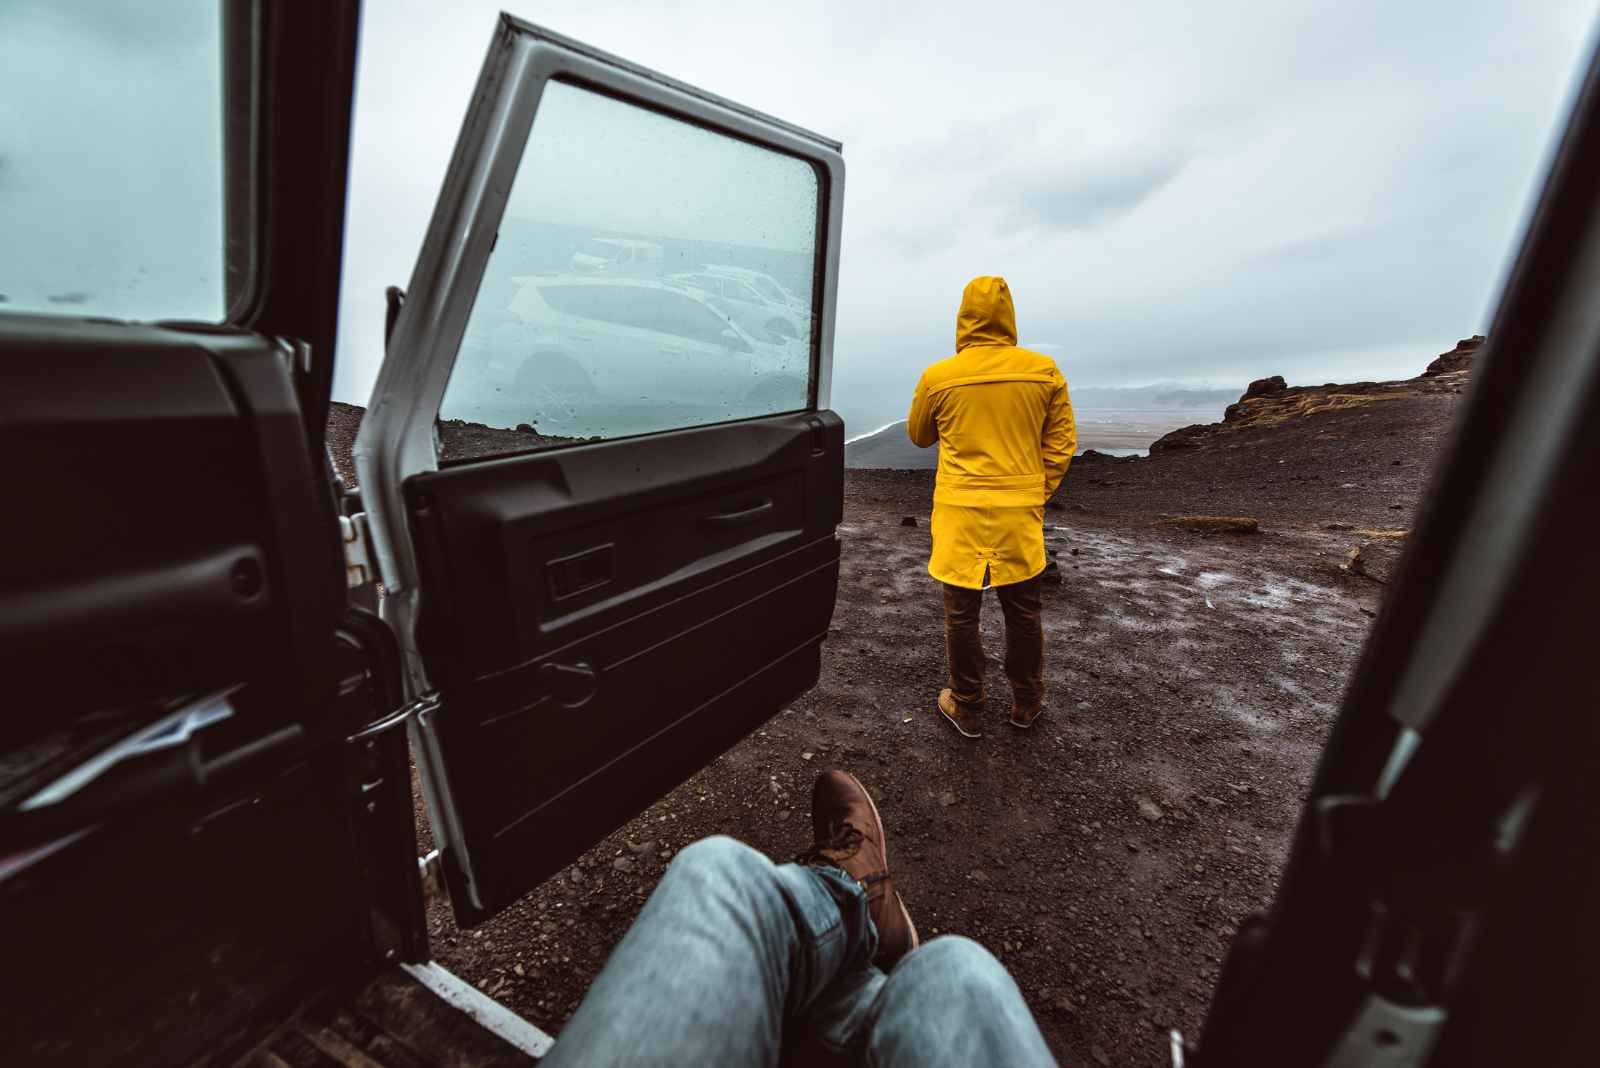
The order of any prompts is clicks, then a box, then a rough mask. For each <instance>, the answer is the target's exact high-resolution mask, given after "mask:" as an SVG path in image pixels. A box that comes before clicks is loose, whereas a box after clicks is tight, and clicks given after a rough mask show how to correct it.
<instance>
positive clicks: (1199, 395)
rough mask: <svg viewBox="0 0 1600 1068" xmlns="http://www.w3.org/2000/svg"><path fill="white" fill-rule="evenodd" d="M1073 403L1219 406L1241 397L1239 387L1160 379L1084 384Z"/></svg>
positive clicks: (1087, 405)
mask: <svg viewBox="0 0 1600 1068" xmlns="http://www.w3.org/2000/svg"><path fill="white" fill-rule="evenodd" d="M1071 392H1072V403H1073V405H1074V406H1075V407H1079V408H1121V409H1130V408H1216V409H1219V410H1220V409H1221V408H1223V407H1225V406H1227V405H1229V404H1232V403H1233V402H1234V401H1235V400H1237V399H1238V398H1239V390H1238V389H1237V388H1232V389H1227V388H1223V387H1220V386H1187V385H1182V384H1180V383H1176V382H1158V383H1155V384H1153V385H1148V386H1081V387H1077V388H1072V390H1071Z"/></svg>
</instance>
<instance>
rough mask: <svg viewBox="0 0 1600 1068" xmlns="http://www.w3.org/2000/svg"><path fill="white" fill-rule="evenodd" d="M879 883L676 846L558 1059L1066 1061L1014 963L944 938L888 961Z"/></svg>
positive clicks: (742, 848)
mask: <svg viewBox="0 0 1600 1068" xmlns="http://www.w3.org/2000/svg"><path fill="white" fill-rule="evenodd" d="M877 945H878V933H877V930H876V929H875V928H874V927H873V925H872V920H871V919H870V918H869V917H868V915H867V901H866V895H865V893H864V892H863V891H862V889H861V887H860V886H859V885H857V883H856V882H855V880H854V879H851V878H850V877H849V876H847V875H846V874H845V873H844V872H842V871H838V870H836V869H832V868H809V867H801V866H799V865H795V864H784V865H781V866H780V865H776V864H773V863H772V862H771V861H770V860H768V859H767V858H766V857H765V856H763V855H762V854H760V853H758V852H756V851H755V850H754V849H751V848H750V847H748V846H746V845H743V844H741V843H739V842H736V841H734V840H733V839H731V838H707V839H704V840H703V841H699V842H696V843H694V844H693V845H691V846H689V847H687V848H686V849H684V850H683V851H682V852H681V853H679V854H678V856H677V857H676V858H674V859H673V862H672V864H671V866H670V867H669V868H668V869H667V873H666V874H665V875H664V876H662V879H661V883H660V885H658V886H657V887H656V890H655V893H653V894H651V895H650V900H649V901H647V902H646V903H645V906H644V910H643V911H642V912H640V914H639V918H638V920H637V921H635V922H634V925H633V927H632V928H630V929H629V931H628V933H627V934H626V935H625V936H624V937H623V939H622V941H621V942H620V943H618V945H617V948H616V950H615V951H614V952H613V953H612V954H611V959H610V960H609V961H607V962H606V966H605V968H604V969H603V970H602V971H601V972H600V975H599V977H598V978H597V979H595V981H594V985H593V986H592V987H590V988H589V993H588V995H587V996H586V997H585V998H584V1000H583V1004H581V1005H579V1006H578V1011H577V1012H576V1013H574V1014H573V1017H572V1019H571V1021H570V1022H569V1023H568V1024H567V1026H566V1027H565V1028H564V1029H563V1030H562V1032H561V1034H560V1036H559V1038H558V1039H557V1041H556V1045H555V1049H554V1050H552V1051H551V1052H550V1054H549V1055H548V1056H547V1057H546V1058H545V1060H544V1062H543V1063H544V1064H545V1065H550V1066H557V1068H559V1066H562V1065H612V1064H616V1065H624V1064H625V1065H671V1066H673V1068H678V1066H681V1065H702V1064H703V1065H777V1064H778V1063H779V1062H780V1059H787V1060H790V1061H793V1060H796V1059H802V1060H805V1061H808V1062H809V1061H810V1060H813V1059H817V1057H818V1055H819V1054H820V1055H824V1057H829V1056H831V1057H832V1058H836V1059H838V1060H840V1061H842V1062H845V1063H864V1064H869V1065H922V1066H928V1065H932V1066H938V1065H1033V1064H1054V1063H1055V1060H1054V1058H1052V1057H1051V1056H1050V1051H1049V1049H1048V1048H1047V1047H1046V1046H1045V1042H1044V1036H1043V1035H1041V1034H1040V1033H1039V1026H1038V1024H1036V1023H1035V1022H1034V1019H1033V1015H1032V1014H1031V1013H1030V1012H1029V1011H1028V1006H1027V1004H1026V1003H1024V1001H1023V1000H1022V993H1021V992H1020V991H1019V990H1018V989H1017V984H1016V983H1015V982H1014V981H1013V980H1012V978H1011V976H1010V975H1009V974H1008V973H1007V972H1006V970H1005V967H1004V966H1003V965H1001V963H1000V962H999V961H997V960H995V958H994V957H993V955H991V954H990V953H989V951H988V950H986V949H984V948H983V947H982V946H980V945H978V944H977V943H976V942H972V941H969V940H968V939H965V938H955V937H946V938H937V939H934V940H933V941H932V942H929V943H927V944H926V945H924V946H923V947H922V948H920V949H918V950H917V951H915V952H914V953H911V954H909V955H907V956H906V957H904V958H903V959H902V960H901V961H900V963H899V964H898V965H897V966H896V967H895V969H894V971H893V972H892V973H890V974H888V975H885V974H884V973H883V972H882V971H880V970H879V969H878V968H876V967H874V966H873V964H872V957H873V953H874V952H875V951H876V949H877Z"/></svg>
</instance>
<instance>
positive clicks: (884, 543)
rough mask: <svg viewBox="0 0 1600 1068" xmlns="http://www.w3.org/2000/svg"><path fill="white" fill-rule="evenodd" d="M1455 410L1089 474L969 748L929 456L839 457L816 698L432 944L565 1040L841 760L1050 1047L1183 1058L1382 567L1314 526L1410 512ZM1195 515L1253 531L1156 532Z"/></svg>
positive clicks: (1395, 519) (1276, 840) (932, 922)
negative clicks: (639, 916) (701, 867)
mask: <svg viewBox="0 0 1600 1068" xmlns="http://www.w3.org/2000/svg"><path fill="white" fill-rule="evenodd" d="M1452 399H1453V398H1451V397H1449V396H1446V397H1443V398H1440V397H1433V396H1429V397H1426V398H1416V399H1415V400H1404V401H1391V402H1386V403H1384V404H1375V405H1370V406H1368V407H1366V408H1362V409H1356V410H1352V411H1342V412H1329V413H1322V414H1319V415H1317V416H1312V417H1307V418H1306V419H1305V420H1303V421H1302V423H1303V425H1300V424H1297V425H1295V426H1292V427H1284V428H1276V429H1275V430H1273V431H1262V432H1260V433H1256V432H1251V433H1249V434H1246V435H1243V436H1238V437H1230V438H1229V439H1228V441H1227V443H1226V452H1225V453H1219V454H1218V455H1216V456H1214V457H1212V458H1210V460H1209V461H1208V458H1207V455H1206V453H1207V451H1208V450H1206V449H1189V450H1184V451H1183V452H1182V453H1180V454H1176V455H1175V456H1170V457H1167V458H1163V457H1161V456H1156V457H1153V458H1151V459H1145V460H1135V461H1125V462H1121V461H1101V462H1099V463H1097V464H1096V463H1090V464H1077V465H1075V466H1074V469H1073V471H1072V473H1071V475H1070V476H1069V481H1068V485H1067V487H1066V490H1065V492H1064V493H1063V495H1062V497H1061V501H1062V504H1063V507H1061V508H1060V509H1058V510H1051V511H1049V512H1047V513H1046V517H1047V521H1048V524H1049V527H1050V529H1049V531H1048V541H1047V544H1048V547H1049V548H1050V550H1051V551H1052V552H1054V553H1055V554H1056V558H1057V559H1058V560H1059V561H1060V563H1061V567H1062V570H1063V573H1064V581H1063V582H1062V583H1061V584H1060V585H1056V586H1047V587H1046V593H1045V614H1044V621H1045V628H1046V640H1047V657H1048V675H1049V684H1048V685H1049V690H1048V697H1047V704H1046V708H1047V712H1046V715H1045V718H1044V719H1042V720H1041V721H1040V722H1039V723H1038V724H1036V726H1035V727H1034V729H1033V730H1031V731H1028V732H1020V731H1017V730H1015V729H1013V728H1011V727H1009V726H1008V725H1007V724H1006V722H1005V715H1006V712H1007V708H1008V702H1007V694H1006V692H1005V691H1006V687H1005V683H1004V678H1003V675H1002V674H1001V672H1000V665H999V660H998V655H999V653H1000V650H1001V631H1000V626H1001V620H1000V613H999V611H998V605H997V604H995V603H994V602H993V601H992V600H989V601H987V602H986V606H985V619H984V632H985V640H986V642H987V643H988V649H989V652H990V655H991V661H992V663H991V665H990V666H991V672H992V673H991V675H990V682H991V686H990V694H989V711H988V717H989V718H988V725H987V726H986V733H985V736H984V737H983V738H982V739H980V740H977V741H969V740H967V739H965V738H962V737H960V736H959V735H957V734H956V732H955V731H954V730H953V729H951V728H950V727H949V726H948V725H946V724H945V723H944V722H943V721H942V720H940V719H939V718H938V717H937V715H936V714H935V713H934V710H933V709H934V697H935V694H936V693H937V691H938V689H939V687H940V686H941V685H943V682H944V649H943V639H942V629H941V628H942V608H941V599H940V592H939V588H938V586H937V584H936V583H934V582H933V580H931V579H930V578H929V577H928V576H927V573H926V561H927V554H928V531H927V511H928V507H929V505H928V501H929V499H930V497H931V490H932V477H931V473H930V472H892V471H882V472H878V471H851V472H849V474H848V477H847V491H846V507H845V522H844V524H843V526H842V527H841V528H840V537H841V541H842V544H843V572H842V576H841V580H840V586H839V600H838V607H837V610H836V612H835V616H834V622H833V627H832V629H831V632H830V637H829V641H828V645H827V647H826V650H825V655H824V666H823V674H822V678H821V680H820V682H819V684H818V685H817V687H816V688H815V689H814V690H813V691H812V692H810V693H809V694H807V695H805V696H804V697H803V698H801V699H800V700H799V701H797V702H796V703H795V705H794V706H793V707H792V708H790V709H788V710H787V711H785V712H783V713H781V714H780V715H778V716H777V717H776V718H774V719H773V720H772V721H771V722H770V723H769V724H768V725H767V726H766V727H765V728H764V729H762V730H760V731H758V732H757V733H756V734H754V735H752V736H750V737H749V738H747V739H746V740H745V741H743V742H742V743H740V744H739V745H738V746H736V747H735V748H734V749H732V750H730V751H729V752H728V753H726V754H725V755H723V756H722V757H721V758H719V759H718V760H717V761H716V762H714V763H713V764H712V765H711V766H709V767H707V768H706V769H704V770H703V771H701V772H700V773H699V774H698V775H696V776H695V777H694V778H692V779H690V780H689V781H688V782H687V783H685V784H684V785H683V786H681V787H680V788H679V789H677V790H676V791H674V792H673V793H672V794H670V795H669V796H668V797H666V798H664V799H663V800H662V801H660V802H659V803H657V804H656V805H655V806H653V807H652V808H651V809H649V810H648V811H646V812H645V813H644V814H642V815H641V816H639V817H638V818H637V819H635V820H634V821H632V822H631V823H630V824H628V825H627V826H625V827H624V828H622V829H621V830H620V831H618V832H617V833H615V834H613V835H612V836H610V837H609V838H607V839H606V840H605V841H603V842H601V843H600V844H599V845H598V846H596V847H595V848H594V849H593V850H591V851H590V852H589V853H588V854H587V855H585V856H584V857H583V858H581V859H580V860H579V861H578V862H577V863H576V864H574V865H573V866H572V867H571V868H569V869H568V870H567V871H565V872H563V873H562V874H561V875H559V876H557V877H556V878H553V879H552V880H550V881H549V882H547V883H546V884H545V885H543V886H542V887H540V888H539V889H537V890H536V891H534V892H533V893H532V894H530V895H529V896H528V897H527V898H525V899H524V900H523V901H522V902H520V903H519V904H518V905H516V906H514V907H513V908H512V909H511V910H509V911H508V912H507V913H506V914H504V915H502V916H501V917H499V918H497V919H496V920H495V921H494V922H493V923H490V924H488V925H486V926H484V927H483V928H480V929H479V930H478V931H474V932H461V931H458V930H456V929H455V927H454V925H453V923H452V922H451V920H450V918H449V914H448V909H447V908H446V907H444V906H435V907H434V909H433V910H432V912H431V913H430V926H431V929H432V933H433V939H434V952H435V954H436V955H437V957H438V958H439V959H440V960H441V961H442V962H443V963H444V964H445V965H446V966H447V967H450V968H452V969H453V970H455V971H456V972H458V973H459V974H461V975H462V976H463V977H465V978H467V979H469V980H471V981H472V982H474V983H476V984H477V985H478V986H480V987H481V988H482V989H484V990H485V991H487V992H488V993H490V994H492V995H493V996H495V997H497V998H498V999H500V1000H501V1001H503V1002H505V1003H506V1004H508V1005H509V1006H511V1007H512V1008H513V1009H515V1010H516V1011H518V1012H520V1013H521V1014H523V1015H524V1016H527V1017H528V1018H529V1019H531V1020H533V1021H534V1022H535V1023H537V1024H539V1025H540V1026H541V1027H544V1028H545V1029H547V1030H549V1031H551V1032H559V1030H560V1028H561V1026H562V1024H563V1022H564V1021H565V1020H566V1018H567V1017H568V1016H569V1015H570V1014H571V1012H572V1011H573V1009H574V1008H575V1007H576V1005H577V1003H578V1001H579V999H580V998H581V997H582V995H583V992H584V990H585V988H586V986H587V984H588V983H589V981H590V980H591V979H592V978H593V976H594V975H595V974H596V972H597V971H598V970H599V968H600V966H601V965H602V964H603V963H604V961H605V958H606V955H607V953H608V952H609V951H610V949H611V947H612V946H613V945H614V944H615V942H616V941H617V939H618V938H620V936H621V935H622V933H623V932H624V931H625V930H626V928H627V925H628V923H629V922H630V921H631V920H632V918H633V917H634V915H635V914H636V913H637V911H638V909H639V906H640V905H641V904H642V903H643V901H644V898H645V896H646V895H647V894H648V892H649V890H650V889H651V887H653V886H654V884H655V882H656V880H657V879H658V878H659V877H660V875H661V872H662V871H663V870H664V868H665V865H666V864H667V862H668V861H669V860H670V858H671V856H672V854H673V853H674V852H675V851H676V850H678V849H681V848H682V847H683V846H685V845H687V844H688V843H690V842H692V841H694V840H695V839H697V838H700V837H703V836H706V835H710V834H732V835H734V836H736V837H738V838H741V839H743V840H744V841H746V842H749V843H750V844H752V845H754V846H755V847H757V848H759V849H762V850H764V851H766V852H767V853H768V854H770V855H771V856H773V857H774V858H776V859H780V860H781V859H787V858H789V857H790V856H792V855H793V854H794V853H795V852H797V851H798V850H800V849H801V848H803V847H804V846H806V845H807V844H808V828H809V823H808V813H807V811H806V805H807V803H808V800H809V789H810V786H811V782H812V780H813V779H814V777H815V775H816V773H817V771H818V770H819V769H821V768H824V767H830V766H837V767H843V768H847V769H849V770H851V771H853V772H855V773H856V774H857V775H858V776H859V777H860V778H861V779H862V781H863V782H864V783H866V785H867V786H868V787H869V789H871V790H872V791H873V793H874V795H875V796H876V798H877V801H878V804H879V807H880V809H881V811H882V814H883V818H884V821H885V824H886V827H887V829H888V834H889V839H890V849H891V857H892V860H893V867H894V873H895V878H896V882H897V884H898V885H899V887H900V889H901V892H902V893H903V895H904V897H905V899H906V902H907V904H908V906H909V907H910V909H911V912H912V914H913V916H914V917H915V919H916V921H917V924H918V926H919V927H920V928H921V930H922V932H923V935H924V936H925V937H933V936H936V935H938V934H948V933H960V934H964V935H968V936H970V937H973V938H975V939H977V940H979V941H981V942H982V943H983V944H985V945H986V946H988V947H989V948H990V949H991V950H992V951H993V952H994V953H995V954H996V955H997V956H998V957H999V958H1000V959H1001V960H1002V961H1004V962H1005V964H1006V965H1007V966H1008V967H1009V968H1010V969H1011V971H1012V972H1013V974H1014V975H1015V976H1016V978H1017V981H1018V982H1019V984H1020V985H1021V987H1022V990H1023V992H1024V994H1025V996H1026V997H1027V999H1028V1002H1029V1004H1030V1006H1031V1007H1032V1008H1033V1011H1034V1013H1035V1015H1036V1016H1037V1018H1038V1020H1039V1023H1040V1025H1041V1027H1042V1028H1043V1029H1044V1032H1045V1035H1046V1036H1047V1038H1048V1039H1049V1041H1050V1044H1051V1046H1052V1048H1053V1049H1054V1050H1055V1051H1056V1053H1057V1055H1058V1057H1059V1058H1060V1059H1061V1061H1062V1063H1064V1064H1083V1065H1095V1064H1118V1065H1149V1066H1155V1065H1163V1064H1166V1063H1167V1060H1166V1057H1167V1052H1166V1039H1165V1032H1166V1030H1167V1029H1168V1028H1172V1027H1177V1028H1180V1029H1181V1030H1183V1031H1184V1032H1185V1033H1186V1034H1189V1035H1194V1034H1196V1033H1197V1032H1198V1031H1199V1028H1200V1025H1201V1023H1202V1020H1203V1018H1204V1013H1205V1007H1206V1004H1207V1001H1208V1000H1209V997H1210V993H1211V990H1212V987H1213V985H1214V983H1215V981H1216V978H1217V973H1218V970H1219V967H1220V964H1221V961H1222V958H1223V956H1224V954H1225V952H1226V948H1227V944H1228V941H1229V939H1230V938H1231V937H1232V934H1233V931H1234V929H1235V927H1236V926H1237V924H1238V922H1239V921H1240V919H1241V918H1242V917H1244V916H1245V915H1246V914H1247V913H1249V912H1252V911H1255V910H1258V909H1261V908H1263V907H1265V906H1266V904H1267V903H1268V901H1269V900H1270V898H1271V895H1272V892H1273V889H1274V886H1275V883H1276V880H1277V877H1278V874H1279V871H1280V869H1281V866H1282V864H1283V861H1284V859H1285V853H1286V850H1287V847H1288V844H1289V841H1290V837H1291V835H1292V832H1293V829H1294V826H1295V823H1296V820H1297V819H1298V815H1299V806H1300V803H1301V801H1302V799H1303V796H1304V793H1305V791H1306V789H1307V787H1308V785H1309V781H1310V777H1311V774H1312V771H1313V769H1314V765H1315V761H1316V758H1317V754H1318V752H1319V750H1320V747H1321V744H1322V741H1323V739H1324V737H1325V736H1326V734H1327V732H1328V730H1329V728H1330V726H1331V724H1332V720H1333V717H1334V715H1335V714H1336V711H1337V708H1338V704H1339V700H1340V697H1341V694H1342V692H1343V689H1344V687H1345V684H1346V681H1347V676H1348V674H1349V672H1350V670H1351V668H1352V666H1353V665H1354V663H1355V661H1356V658H1357V655H1358V652H1359V649H1360V645H1361V643H1362V641H1363V640H1364V638H1365V635H1366V633H1367V629H1368V626H1369V624H1370V622H1371V618H1372V614H1373V613H1374V612H1375V611H1376V610H1377V608H1378V605H1379V601H1380V598H1381V595H1382V592H1383V590H1384V588H1385V587H1384V586H1382V585H1380V584H1378V583H1376V582H1373V581H1371V580H1370V579H1366V578H1362V577H1359V576H1354V575H1351V574H1348V573H1346V572H1345V571H1342V570H1341V569H1340V568H1339V566H1338V565H1339V563H1340V562H1341V561H1342V560H1343V559H1344V558H1345V554H1346V553H1347V552H1348V550H1349V549H1350V548H1351V547H1352V545H1353V544H1354V543H1355V538H1356V536H1355V535H1354V534H1352V533H1351V532H1349V531H1340V530H1334V531H1330V530H1327V529H1324V527H1325V526H1326V525H1327V524H1328V523H1329V522H1331V521H1347V522H1348V523H1349V524H1352V525H1357V526H1373V525H1375V524H1377V523H1379V522H1381V523H1382V524H1383V525H1384V526H1386V527H1404V526H1406V525H1408V524H1409V523H1410V517H1411V513H1412V511H1413V510H1414V508H1415V505H1416V502H1417V499H1418V495H1419V493H1420V491H1421V487H1422V485H1423V482H1424V479H1425V476H1426V473H1427V469H1428V467H1429V465H1430V463H1431V461H1432V458H1433V456H1434V454H1435V452H1436V449H1437V443H1438V441H1439V439H1440V435H1441V433H1442V429H1443V426H1444V424H1445V422H1446V420H1447V418H1448V415H1449V414H1450V410H1451V408H1452V407H1453V404H1452V403H1451V401H1452ZM1280 459H1286V460H1290V461H1291V462H1290V463H1286V464H1279V463H1278V460H1280ZM1396 461H1399V462H1396ZM1397 506H1398V507H1397ZM1184 512H1206V513H1211V514H1218V513H1221V514H1245V515H1259V516H1261V517H1262V532H1261V533H1259V534H1219V535H1211V536H1206V535H1202V534H1199V533H1191V532H1189V531H1186V530H1183V529H1174V528H1171V527H1168V526H1163V525H1160V523H1161V520H1162V519H1163V518H1164V517H1170V516H1171V515H1174V514H1181V513H1184ZM906 516H911V517H913V518H915V519H916V520H917V525H916V526H914V527H909V526H904V525H902V519H903V518H904V517H906ZM420 815H421V812H420V807H419V816H420ZM423 837H424V844H425V840H426V830H425V828H424V830H423Z"/></svg>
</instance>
